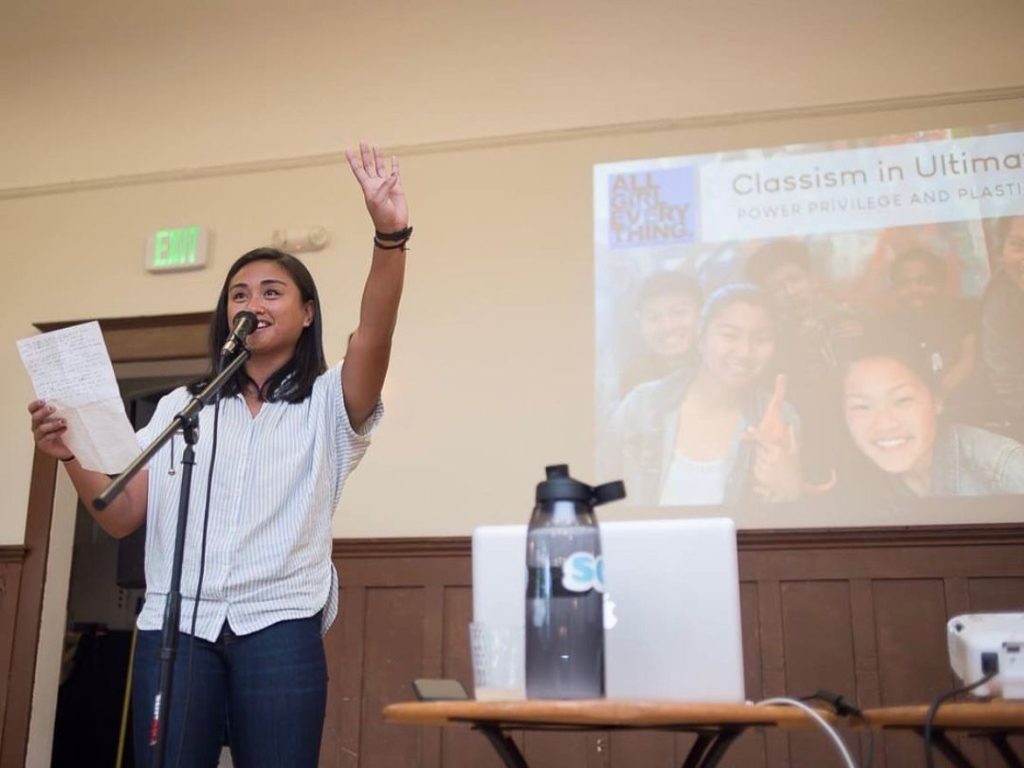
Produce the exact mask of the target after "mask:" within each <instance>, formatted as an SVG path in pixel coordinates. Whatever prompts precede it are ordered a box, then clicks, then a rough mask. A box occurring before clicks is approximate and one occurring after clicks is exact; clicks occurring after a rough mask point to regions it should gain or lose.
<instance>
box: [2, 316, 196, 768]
mask: <svg viewBox="0 0 1024 768" xmlns="http://www.w3.org/2000/svg"><path fill="white" fill-rule="evenodd" d="M212 314H213V313H212V312H192V313H187V314H177V315H156V316H150V317H127V318H103V319H99V320H98V322H99V324H100V329H101V331H102V332H103V339H104V341H105V342H106V345H107V351H108V353H109V354H110V360H111V362H112V363H115V364H117V363H143V362H159V361H166V360H175V359H181V358H197V357H206V356H207V353H208V349H209V341H208V339H209V326H210V318H211V316H212ZM81 322H86V321H83V320H69V321H61V322H52V323H33V325H34V326H35V327H36V328H37V329H39V330H40V331H43V332H46V331H54V330H58V329H60V328H66V327H68V326H70V325H77V324H78V323H81ZM56 480H57V460H56V459H54V458H52V457H51V456H47V455H46V454H44V453H42V452H40V451H38V450H37V451H35V455H34V456H33V459H32V475H31V480H30V485H29V498H28V510H27V513H26V520H25V545H24V546H25V555H24V560H23V561H22V568H21V578H20V579H19V583H18V602H17V610H16V612H15V620H14V639H13V643H12V649H11V668H10V669H11V673H10V676H9V678H8V680H7V702H6V707H5V708H4V711H3V714H4V717H3V723H2V731H0V768H8V766H10V768H15V767H18V768H20V766H23V765H24V763H25V755H26V752H27V749H28V738H29V723H30V719H31V714H32V696H33V693H34V690H33V689H34V685H35V673H36V662H37V655H38V650H39V635H40V622H41V619H42V609H43V593H44V589H45V586H46V565H47V560H48V558H49V550H50V529H51V524H52V521H53V502H54V491H55V487H56Z"/></svg>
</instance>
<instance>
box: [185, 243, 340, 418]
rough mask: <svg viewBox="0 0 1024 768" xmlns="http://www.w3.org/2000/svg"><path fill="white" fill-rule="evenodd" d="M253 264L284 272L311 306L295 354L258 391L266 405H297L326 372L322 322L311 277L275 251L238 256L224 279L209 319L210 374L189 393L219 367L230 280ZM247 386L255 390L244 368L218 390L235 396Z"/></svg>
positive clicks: (294, 260)
mask: <svg viewBox="0 0 1024 768" xmlns="http://www.w3.org/2000/svg"><path fill="white" fill-rule="evenodd" d="M254 261H272V262H274V263H275V264H278V265H279V266H280V267H281V268H282V269H284V270H285V271H286V272H287V273H288V274H289V275H290V276H291V278H292V280H294V281H295V285H296V286H298V288H299V294H300V296H301V299H302V302H303V304H305V303H306V302H309V301H312V302H313V321H312V322H311V323H310V324H309V325H308V326H307V327H305V328H303V329H302V335H301V336H299V340H298V342H297V343H296V345H295V354H294V355H292V358H291V360H289V361H288V362H287V363H285V364H284V365H283V366H281V367H280V368H278V369H277V370H276V371H274V373H273V374H271V375H270V377H269V378H268V379H267V380H266V382H265V383H264V384H263V387H262V388H261V389H260V399H262V400H265V401H267V402H275V401H279V400H281V401H284V402H286V403H301V402H302V401H303V400H305V399H306V398H307V397H309V396H310V394H311V393H312V391H313V383H314V382H315V381H316V378H317V377H318V376H319V375H320V374H321V373H323V372H324V371H326V370H327V361H326V359H325V357H324V343H323V319H322V317H321V315H320V296H319V295H318V294H317V290H316V283H314V282H313V276H312V275H310V274H309V270H308V269H306V265H305V264H303V263H302V262H301V261H299V260H298V259H297V258H295V257H294V256H292V255H291V254H288V253H284V252H283V251H279V250H277V249H275V248H256V249H255V250H252V251H249V252H248V253H246V254H243V255H242V256H239V257H238V259H237V260H236V261H235V263H234V264H232V265H231V268H230V269H229V270H228V274H227V276H226V277H225V278H224V285H223V286H222V287H221V289H220V297H219V298H218V299H217V308H216V309H215V310H214V311H213V318H212V319H211V320H210V349H209V356H210V371H209V372H208V373H207V374H206V376H205V377H204V378H203V379H202V380H201V381H199V382H197V383H196V384H193V385H192V387H191V389H192V391H193V394H194V393H195V392H198V391H199V389H201V388H202V386H203V385H204V384H205V383H206V382H208V381H209V380H210V379H211V378H213V376H215V375H216V372H217V370H218V365H219V363H220V351H221V348H222V347H223V346H224V342H225V341H227V338H228V333H230V330H231V329H230V328H229V327H228V311H227V308H228V289H229V287H230V286H231V280H232V279H233V278H234V276H235V275H236V274H238V272H239V271H240V270H241V269H242V268H243V267H245V266H247V265H249V264H251V263H252V262H254ZM247 384H252V385H254V386H255V382H254V381H253V380H252V379H251V378H249V376H248V375H247V374H246V373H245V369H244V367H243V368H241V369H239V370H238V372H237V373H235V375H234V376H233V377H231V379H229V380H228V382H227V383H226V384H225V385H224V388H223V389H222V390H221V392H222V393H223V395H225V396H228V397H230V396H233V395H237V394H239V393H240V392H242V391H244V389H245V387H246V385H247Z"/></svg>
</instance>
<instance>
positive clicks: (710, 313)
mask: <svg viewBox="0 0 1024 768" xmlns="http://www.w3.org/2000/svg"><path fill="white" fill-rule="evenodd" d="M733 304H750V305H752V306H755V307H759V308H761V309H763V310H764V312H765V314H766V315H768V318H769V319H770V320H771V321H772V323H773V324H774V322H775V310H774V308H773V306H772V301H771V298H770V297H769V296H768V294H767V293H766V292H765V291H764V289H763V288H759V287H757V286H756V285H751V284H750V283H728V284H727V285H723V286H722V287H721V288H719V289H718V290H716V291H715V292H714V293H712V294H711V295H710V296H708V298H707V299H706V300H705V302H704V306H703V307H702V308H701V311H700V327H699V329H698V333H697V336H698V338H704V334H705V333H707V330H708V326H709V325H710V324H711V321H712V320H714V319H715V317H716V316H717V315H718V314H719V313H720V312H721V311H722V310H723V309H725V308H726V307H728V306H731V305H733Z"/></svg>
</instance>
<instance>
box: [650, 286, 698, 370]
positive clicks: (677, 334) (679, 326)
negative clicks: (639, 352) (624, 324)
mask: <svg viewBox="0 0 1024 768" xmlns="http://www.w3.org/2000/svg"><path fill="white" fill-rule="evenodd" d="M696 330H697V302H696V301H694V299H693V297H692V296H686V295H679V294H676V295H672V294H668V295H665V296H652V297H651V298H649V299H647V300H646V301H645V302H644V303H643V306H641V307H640V331H641V333H642V334H643V337H644V341H645V342H646V343H647V346H648V347H649V348H650V350H651V351H652V352H653V353H654V354H656V355H657V356H658V357H667V358H674V357H682V356H683V355H685V354H686V353H687V352H689V351H690V348H691V347H692V346H693V339H694V336H695V335H696Z"/></svg>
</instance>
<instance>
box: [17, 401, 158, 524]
mask: <svg viewBox="0 0 1024 768" xmlns="http://www.w3.org/2000/svg"><path fill="white" fill-rule="evenodd" d="M28 412H29V414H30V415H31V417H32V438H33V439H34V440H35V443H36V447H37V448H38V449H39V450H40V451H42V452H43V453H45V454H47V455H49V456H53V457H54V458H56V459H60V461H61V462H63V464H64V468H65V469H67V471H68V477H70V478H71V482H72V483H73V484H74V486H75V490H76V491H77V492H78V496H79V498H81V499H82V503H83V504H84V505H85V508H86V509H88V510H89V512H90V513H91V514H92V516H93V518H94V519H95V520H96V522H97V523H99V525H100V527H101V528H102V529H103V530H105V531H106V532H107V533H109V534H110V535H111V536H113V537H115V538H118V539H120V538H123V537H125V536H127V535H128V534H130V533H132V532H133V531H135V530H136V529H137V528H138V527H139V526H140V525H142V523H143V522H145V520H146V504H147V496H148V477H149V470H146V469H144V470H142V471H141V472H139V473H138V474H137V475H136V476H135V477H133V478H132V479H131V481H130V482H129V483H128V485H127V486H126V487H125V489H124V492H123V493H122V494H121V495H120V496H118V497H117V498H116V499H114V501H113V502H111V504H110V506H109V507H107V508H106V509H104V510H103V511H102V512H100V511H97V510H96V509H95V508H94V507H93V505H92V501H93V499H95V498H96V496H97V495H98V494H99V492H100V491H102V490H103V489H104V488H105V487H106V486H107V483H108V482H110V478H109V477H107V476H106V475H104V474H103V473H102V472H93V471H92V470H89V469H86V468H85V467H83V466H82V465H81V464H79V463H78V461H77V460H76V459H75V457H74V456H73V455H72V453H71V451H70V450H68V447H67V446H66V445H65V444H64V439H63V435H64V433H65V432H66V431H67V425H66V424H65V423H64V420H63V419H60V418H58V417H57V416H56V415H55V409H54V407H53V406H52V405H50V404H49V403H47V402H45V401H43V400H33V401H32V402H31V403H29V404H28Z"/></svg>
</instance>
